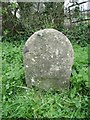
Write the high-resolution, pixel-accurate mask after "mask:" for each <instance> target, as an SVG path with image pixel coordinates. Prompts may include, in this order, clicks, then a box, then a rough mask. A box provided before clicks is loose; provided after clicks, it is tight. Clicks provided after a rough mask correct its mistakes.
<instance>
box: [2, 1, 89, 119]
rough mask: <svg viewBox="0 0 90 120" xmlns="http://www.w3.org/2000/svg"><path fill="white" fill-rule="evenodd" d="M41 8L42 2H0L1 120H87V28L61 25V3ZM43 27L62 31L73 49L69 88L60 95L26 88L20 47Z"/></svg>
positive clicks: (87, 26) (62, 13) (80, 25)
mask: <svg viewBox="0 0 90 120" xmlns="http://www.w3.org/2000/svg"><path fill="white" fill-rule="evenodd" d="M44 5H45V7H43V9H42V3H30V4H28V3H20V2H19V3H18V4H16V3H4V2H3V3H2V6H3V9H2V18H3V21H2V44H1V43H0V51H1V45H2V94H3V96H2V102H3V104H2V119H3V120H5V119H6V120H9V119H10V118H12V119H13V118H15V119H16V118H43V117H48V118H62V117H65V118H75V119H76V118H85V119H87V118H88V117H89V116H90V115H89V113H88V96H89V84H88V68H89V64H90V63H89V61H90V60H89V61H88V45H90V40H89V39H88V37H89V32H90V31H89V29H88V28H89V27H90V25H88V24H87V23H86V24H85V23H83V22H81V23H80V24H79V23H78V24H77V25H75V26H72V28H70V29H68V28H66V27H65V26H64V25H63V23H64V11H63V10H64V9H63V3H60V4H58V3H44ZM18 10H20V11H19V13H20V18H17V16H16V13H17V11H18ZM12 11H13V14H12ZM77 11H78V8H76V12H75V15H76V14H77ZM29 14H30V15H29ZM78 15H79V13H78ZM44 28H55V29H57V30H59V31H61V32H63V33H64V34H65V35H66V36H67V37H68V38H69V40H70V41H71V43H72V45H73V48H74V65H73V68H72V74H71V78H70V88H69V90H68V91H64V92H63V93H60V92H59V91H53V90H52V91H51V90H49V91H44V90H43V91H40V90H38V89H37V88H35V87H32V88H31V89H29V88H27V87H26V83H25V73H24V65H23V47H24V44H25V42H26V40H27V39H28V37H30V35H32V34H33V33H34V32H35V31H37V30H39V29H44ZM0 39H1V38H0ZM0 56H1V52H0ZM0 61H1V59H0ZM0 68H1V66H0ZM0 74H1V73H0ZM0 78H1V76H0Z"/></svg>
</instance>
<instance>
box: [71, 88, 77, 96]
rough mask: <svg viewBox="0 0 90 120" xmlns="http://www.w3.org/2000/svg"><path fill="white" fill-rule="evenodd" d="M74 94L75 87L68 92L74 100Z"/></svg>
mask: <svg viewBox="0 0 90 120" xmlns="http://www.w3.org/2000/svg"><path fill="white" fill-rule="evenodd" d="M75 94H76V87H74V88H72V89H71V91H70V97H71V98H74V96H75Z"/></svg>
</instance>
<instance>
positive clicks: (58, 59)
mask: <svg viewBox="0 0 90 120" xmlns="http://www.w3.org/2000/svg"><path fill="white" fill-rule="evenodd" d="M73 56H74V52H73V48H72V45H71V43H70V41H69V40H68V38H67V37H66V36H65V35H64V34H62V33H61V32H59V31H57V30H55V29H44V30H40V31H37V32H35V33H34V34H33V35H32V36H31V37H30V38H29V39H28V40H27V42H26V44H25V48H24V65H25V75H26V84H27V86H28V87H31V86H32V85H34V86H36V87H38V88H42V89H46V90H47V89H50V88H51V89H56V90H61V89H68V88H69V79H70V75H71V69H72V65H73V59H74V57H73Z"/></svg>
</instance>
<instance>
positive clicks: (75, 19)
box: [64, 1, 90, 27]
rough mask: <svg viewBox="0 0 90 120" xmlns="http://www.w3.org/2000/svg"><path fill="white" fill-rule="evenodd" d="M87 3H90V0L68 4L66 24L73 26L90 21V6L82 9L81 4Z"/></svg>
mask: <svg viewBox="0 0 90 120" xmlns="http://www.w3.org/2000/svg"><path fill="white" fill-rule="evenodd" d="M85 3H87V4H88V5H90V2H89V1H84V2H80V3H77V2H75V3H73V4H72V5H70V6H68V8H67V9H66V10H65V21H64V23H65V25H66V26H70V27H72V26H73V25H76V24H78V23H81V22H84V23H86V22H89V23H90V7H89V6H88V7H87V9H86V10H84V9H83V10H81V9H80V5H82V6H83V4H85ZM88 8H89V9H88Z"/></svg>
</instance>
